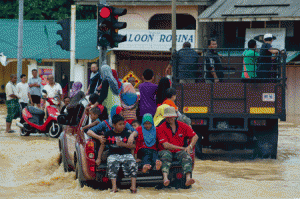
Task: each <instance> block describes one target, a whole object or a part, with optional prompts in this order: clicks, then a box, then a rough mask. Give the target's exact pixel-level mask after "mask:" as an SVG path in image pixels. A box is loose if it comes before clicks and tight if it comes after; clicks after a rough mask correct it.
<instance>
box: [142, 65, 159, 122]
mask: <svg viewBox="0 0 300 199" xmlns="http://www.w3.org/2000/svg"><path fill="white" fill-rule="evenodd" d="M143 80H144V83H142V84H140V86H139V90H140V104H139V108H140V113H139V121H141V120H142V117H143V115H144V114H146V113H150V114H151V115H152V116H154V114H155V112H156V101H155V98H154V97H155V95H156V92H157V88H158V86H157V85H156V84H153V83H152V82H153V80H154V73H153V71H152V70H151V69H146V70H145V71H144V73H143Z"/></svg>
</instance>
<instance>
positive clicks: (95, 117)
mask: <svg viewBox="0 0 300 199" xmlns="http://www.w3.org/2000/svg"><path fill="white" fill-rule="evenodd" d="M103 110H104V106H102V105H98V107H93V108H91V110H90V111H89V114H90V117H91V120H92V123H91V124H88V125H86V126H84V127H82V132H84V131H85V130H86V129H90V128H92V127H93V126H96V125H97V124H100V122H101V120H100V119H99V116H100V115H101V113H103Z"/></svg>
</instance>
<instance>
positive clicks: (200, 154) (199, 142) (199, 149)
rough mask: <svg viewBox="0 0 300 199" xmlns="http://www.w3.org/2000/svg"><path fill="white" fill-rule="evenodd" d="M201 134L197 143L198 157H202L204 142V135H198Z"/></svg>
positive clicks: (196, 152)
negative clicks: (202, 142)
mask: <svg viewBox="0 0 300 199" xmlns="http://www.w3.org/2000/svg"><path fill="white" fill-rule="evenodd" d="M198 136H199V139H198V141H197V143H196V145H195V154H196V157H197V158H199V159H201V158H202V144H201V141H202V136H201V135H198Z"/></svg>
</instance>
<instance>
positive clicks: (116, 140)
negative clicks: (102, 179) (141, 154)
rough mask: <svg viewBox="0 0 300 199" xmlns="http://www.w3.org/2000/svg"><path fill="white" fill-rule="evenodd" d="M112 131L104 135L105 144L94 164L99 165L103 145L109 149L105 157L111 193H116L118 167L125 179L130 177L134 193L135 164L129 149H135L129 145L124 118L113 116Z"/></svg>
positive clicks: (132, 145)
mask: <svg viewBox="0 0 300 199" xmlns="http://www.w3.org/2000/svg"><path fill="white" fill-rule="evenodd" d="M112 123H113V130H110V131H108V132H106V133H104V137H105V139H106V140H105V142H104V141H102V142H101V146H100V149H99V153H98V158H97V160H96V164H97V165H100V164H101V156H102V153H103V150H104V147H105V145H107V146H108V148H109V153H108V157H107V167H108V177H109V178H110V179H111V182H112V192H113V193H115V192H117V191H118V190H117V179H116V178H117V175H118V172H119V168H120V165H121V164H122V169H123V172H124V176H125V177H129V176H130V177H131V187H130V191H131V193H136V192H137V189H136V177H137V171H138V168H137V164H136V161H135V159H134V157H133V156H132V154H131V149H134V148H135V145H134V144H129V143H128V142H127V141H128V138H129V136H130V132H129V131H128V130H126V129H125V122H124V118H123V117H122V116H120V115H115V116H113V118H112Z"/></svg>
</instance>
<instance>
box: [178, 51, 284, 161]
mask: <svg viewBox="0 0 300 199" xmlns="http://www.w3.org/2000/svg"><path fill="white" fill-rule="evenodd" d="M184 50H185V49H181V50H180V51H184ZM194 50H195V51H196V52H197V53H198V55H199V61H198V63H197V68H199V69H198V70H197V71H193V72H195V73H199V77H198V78H195V79H193V80H196V82H197V83H196V82H195V83H180V78H179V74H180V73H182V72H184V71H185V72H186V71H187V70H183V69H182V68H184V67H182V66H185V65H188V64H189V63H182V60H188V59H182V57H179V56H183V55H185V56H189V55H188V53H181V55H180V53H179V52H180V51H178V52H177V54H176V55H175V56H174V57H173V59H174V60H173V63H174V64H173V73H174V74H173V87H175V88H176V91H177V99H176V100H177V101H176V104H177V106H178V107H179V110H180V112H182V113H184V114H186V115H187V116H188V117H189V118H191V120H192V126H193V129H194V130H195V132H197V134H198V136H199V139H198V142H197V145H196V156H197V157H198V158H201V157H202V154H203V153H202V149H203V148H210V149H223V150H227V151H230V150H233V149H253V157H254V158H256V157H259V158H269V157H270V158H273V159H276V156H277V144H278V119H280V120H281V121H285V120H286V109H285V89H286V53H285V51H283V52H282V53H281V54H279V55H277V56H276V57H275V59H274V63H273V68H272V71H271V72H273V74H275V75H273V76H272V78H269V79H264V80H263V83H262V81H261V80H262V79H261V78H253V79H243V78H241V77H242V73H243V72H244V71H243V57H242V53H243V51H244V50H245V49H218V50H219V52H221V53H222V54H223V56H222V57H221V60H222V61H221V62H222V65H223V68H224V69H223V71H222V72H223V73H224V78H223V82H218V83H206V82H205V73H206V72H208V71H206V70H205V68H206V67H205V64H206V60H207V59H208V57H206V53H205V51H206V50H208V49H194ZM255 72H258V71H255Z"/></svg>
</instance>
